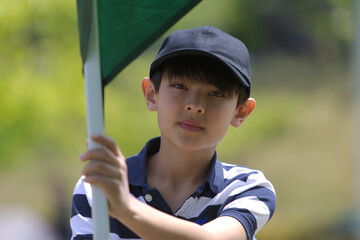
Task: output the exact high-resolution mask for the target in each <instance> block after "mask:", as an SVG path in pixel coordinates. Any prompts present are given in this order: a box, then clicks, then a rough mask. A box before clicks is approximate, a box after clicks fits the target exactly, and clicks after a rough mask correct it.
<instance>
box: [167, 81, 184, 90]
mask: <svg viewBox="0 0 360 240" xmlns="http://www.w3.org/2000/svg"><path fill="white" fill-rule="evenodd" d="M171 87H173V88H176V89H184V90H187V87H186V86H185V85H184V84H181V83H174V84H171Z"/></svg>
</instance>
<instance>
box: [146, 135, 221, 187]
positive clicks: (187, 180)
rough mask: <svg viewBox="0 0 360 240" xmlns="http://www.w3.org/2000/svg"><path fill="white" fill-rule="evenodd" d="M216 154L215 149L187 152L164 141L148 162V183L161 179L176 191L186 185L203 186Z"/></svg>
mask: <svg viewBox="0 0 360 240" xmlns="http://www.w3.org/2000/svg"><path fill="white" fill-rule="evenodd" d="M214 152H215V147H214V148H212V149H206V150H198V151H185V150H183V149H179V148H178V147H177V146H175V145H173V144H171V143H169V142H167V141H163V139H162V141H161V145H160V150H159V152H158V153H157V154H155V155H153V156H152V157H151V159H150V161H149V162H148V166H147V174H148V181H149V180H151V179H152V180H155V179H160V180H161V181H166V182H168V183H169V184H170V185H172V186H173V188H174V189H176V188H180V187H181V186H186V185H187V186H189V185H199V184H200V185H201V184H203V182H204V181H205V179H206V176H207V174H208V171H209V168H210V164H211V159H212V157H213V155H214ZM149 182H151V181H149ZM153 182H157V181H153ZM200 185H199V186H200ZM155 187H156V186H155Z"/></svg>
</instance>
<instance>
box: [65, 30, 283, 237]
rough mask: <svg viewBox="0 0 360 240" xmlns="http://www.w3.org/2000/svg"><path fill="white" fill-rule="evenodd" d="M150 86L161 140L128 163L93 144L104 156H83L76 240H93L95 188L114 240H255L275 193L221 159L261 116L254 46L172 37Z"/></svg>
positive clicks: (108, 146)
mask: <svg viewBox="0 0 360 240" xmlns="http://www.w3.org/2000/svg"><path fill="white" fill-rule="evenodd" d="M150 79H151V80H150ZM150 79H149V78H144V80H143V82H142V90H143V93H144V97H145V102H146V106H147V108H148V110H150V111H156V112H157V116H158V125H159V128H160V132H161V136H160V137H159V138H154V139H151V140H150V141H149V142H148V143H147V144H146V145H145V147H144V148H143V150H142V151H141V152H140V153H139V154H138V155H136V156H133V157H130V158H129V159H127V160H125V158H124V156H123V155H122V154H121V152H120V150H119V148H118V147H117V145H116V143H115V141H114V140H112V139H111V138H109V137H107V136H105V135H95V136H92V139H93V141H95V142H97V143H99V144H101V145H103V146H104V148H101V149H92V150H88V151H87V152H85V153H84V154H82V155H81V156H80V159H81V160H82V161H84V162H87V163H86V165H85V166H84V169H83V175H84V176H83V177H82V178H81V179H80V180H79V182H78V184H77V185H76V187H75V191H74V196H73V209H72V217H71V227H72V230H73V238H72V239H91V238H92V237H91V233H92V220H91V215H90V212H91V211H90V207H91V194H90V193H91V190H90V188H89V184H88V183H90V184H94V185H95V186H97V187H99V188H100V189H101V190H102V191H103V192H104V194H105V196H106V197H107V200H108V205H109V215H110V216H111V219H110V225H111V227H110V228H111V229H110V238H111V239H154V240H161V239H165V240H176V239H179V240H184V239H206V240H209V239H210V240H211V239H221V240H231V239H240V240H245V239H249V240H251V239H255V234H256V233H257V232H258V231H259V230H260V228H261V227H263V226H264V225H265V224H266V223H267V222H268V221H269V219H270V218H271V216H272V215H273V213H274V210H275V204H276V198H275V192H274V189H273V187H272V185H271V183H270V182H269V181H267V180H266V178H265V177H264V176H263V174H262V173H261V172H259V171H256V170H251V169H248V168H244V167H240V166H236V165H230V164H225V163H221V162H219V161H217V156H216V151H215V150H216V146H217V144H218V143H219V142H220V141H221V139H222V138H223V137H224V136H225V133H226V131H227V129H228V127H229V126H230V125H232V126H234V127H239V126H240V125H241V123H242V122H243V121H244V120H245V119H246V117H247V116H248V115H249V114H250V113H251V111H252V110H253V109H254V107H255V100H254V99H252V98H250V97H249V95H250V84H251V82H250V70H249V56H248V51H247V49H246V47H245V45H244V44H243V43H242V42H241V41H240V40H238V39H236V38H234V37H232V36H230V35H228V34H226V33H224V32H222V31H220V30H219V29H217V28H214V27H197V28H194V29H190V30H180V31H176V32H173V33H172V34H170V35H169V36H168V37H167V38H166V39H165V41H164V43H163V45H162V46H161V48H160V50H159V53H158V55H157V57H156V59H155V61H154V62H153V63H152V65H151V68H150ZM90 159H97V160H96V161H95V160H93V161H89V160H90Z"/></svg>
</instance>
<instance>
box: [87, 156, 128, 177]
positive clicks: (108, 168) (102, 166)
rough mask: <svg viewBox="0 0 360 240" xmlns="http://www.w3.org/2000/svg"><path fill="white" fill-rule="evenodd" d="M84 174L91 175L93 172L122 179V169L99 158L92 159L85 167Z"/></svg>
mask: <svg viewBox="0 0 360 240" xmlns="http://www.w3.org/2000/svg"><path fill="white" fill-rule="evenodd" d="M82 173H83V175H84V176H89V175H91V174H99V175H102V176H107V177H109V178H116V179H121V177H122V176H121V175H122V171H121V170H120V169H118V168H114V167H113V166H112V165H110V164H108V163H106V162H101V161H97V160H93V161H90V162H89V163H87V164H86V165H85V166H84V168H83V172H82Z"/></svg>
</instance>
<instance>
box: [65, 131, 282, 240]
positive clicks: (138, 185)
mask: <svg viewBox="0 0 360 240" xmlns="http://www.w3.org/2000/svg"><path fill="white" fill-rule="evenodd" d="M159 147H160V138H155V139H152V140H150V141H149V142H148V143H147V144H146V145H145V147H144V148H143V150H142V151H141V152H140V153H139V154H138V155H136V156H133V157H130V158H129V159H127V164H128V175H129V184H130V192H131V194H132V195H133V196H134V197H135V198H137V199H138V200H140V201H141V202H144V203H146V204H148V205H150V206H152V207H154V208H157V209H159V210H160V211H163V212H166V213H168V214H171V215H173V216H176V217H178V218H182V219H186V220H189V221H192V222H195V223H198V224H201V225H202V224H204V223H207V222H209V221H211V220H213V219H215V218H217V217H219V216H231V217H234V218H235V219H237V220H238V221H239V222H240V223H241V224H242V225H243V226H244V228H245V230H246V232H247V235H248V239H255V235H256V233H257V232H258V231H259V230H260V229H261V228H262V227H263V226H264V225H265V224H266V223H267V222H268V221H269V220H270V218H271V217H272V215H273V214H274V211H275V206H276V196H275V191H274V188H273V186H272V185H271V183H270V182H269V181H268V180H267V179H266V178H265V176H264V175H263V174H262V173H261V172H260V171H257V170H252V169H249V168H245V167H241V166H237V165H232V164H226V163H221V162H219V161H217V160H216V153H215V154H214V157H213V159H212V163H211V168H210V171H209V174H208V176H207V179H206V181H205V183H204V184H203V185H202V186H201V187H200V188H199V189H198V190H197V191H195V192H194V193H193V194H192V195H191V196H190V197H189V198H188V199H187V200H186V201H185V202H184V203H183V205H182V206H181V207H180V208H179V209H178V210H177V211H176V212H175V213H173V212H172V211H171V209H170V208H169V206H168V205H167V203H166V202H165V201H164V199H163V198H162V196H161V194H160V192H159V191H158V190H157V189H154V188H148V187H147V182H146V157H147V156H151V155H153V154H154V153H156V152H157V151H158V150H159ZM146 195H147V197H145V196H146ZM149 196H150V198H149ZM146 200H147V201H146ZM91 206H92V194H91V188H90V185H89V184H87V183H84V182H83V178H80V180H79V182H78V183H77V185H76V186H75V190H74V195H73V206H72V216H71V219H70V223H71V228H72V230H73V236H72V239H73V240H79V239H92V218H91ZM110 239H111V240H119V239H120V240H130V239H131V240H134V239H140V238H139V237H138V236H137V235H136V234H135V233H133V232H131V231H130V230H129V229H128V228H126V227H125V226H124V225H122V224H121V223H120V222H118V221H117V220H116V219H113V218H110Z"/></svg>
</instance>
